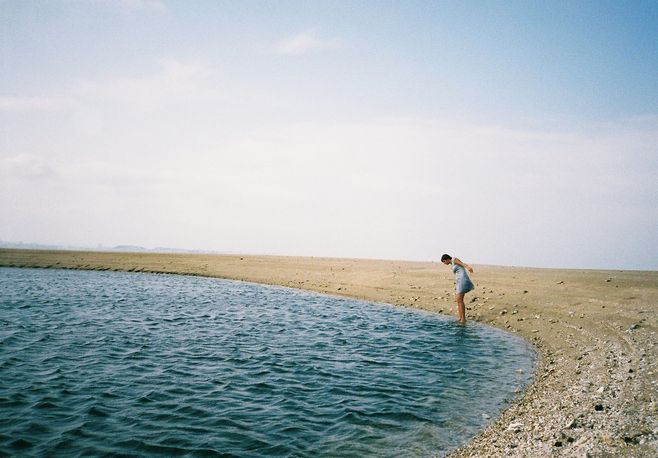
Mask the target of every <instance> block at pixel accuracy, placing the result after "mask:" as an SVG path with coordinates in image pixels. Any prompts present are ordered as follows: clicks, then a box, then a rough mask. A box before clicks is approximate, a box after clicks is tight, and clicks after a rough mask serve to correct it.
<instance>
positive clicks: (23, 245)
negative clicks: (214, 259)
mask: <svg viewBox="0 0 658 458" xmlns="http://www.w3.org/2000/svg"><path fill="white" fill-rule="evenodd" d="M0 248H17V249H22V250H68V251H120V252H126V253H204V254H238V253H237V252H232V251H216V250H193V249H188V248H171V247H155V248H145V247H143V246H139V245H116V246H113V247H107V246H103V245H97V246H73V245H48V244H43V243H30V242H6V241H4V240H0Z"/></svg>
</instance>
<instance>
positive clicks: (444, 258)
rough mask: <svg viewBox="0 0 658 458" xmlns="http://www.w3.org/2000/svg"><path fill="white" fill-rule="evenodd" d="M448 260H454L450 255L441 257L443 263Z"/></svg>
mask: <svg viewBox="0 0 658 458" xmlns="http://www.w3.org/2000/svg"><path fill="white" fill-rule="evenodd" d="M446 260H452V256H450V255H449V254H444V255H443V256H441V262H443V261H446Z"/></svg>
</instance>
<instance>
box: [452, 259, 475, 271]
mask: <svg viewBox="0 0 658 458" xmlns="http://www.w3.org/2000/svg"><path fill="white" fill-rule="evenodd" d="M452 262H454V263H455V264H457V265H458V266H462V267H463V268H464V269H466V270H468V271H469V272H470V273H473V268H472V267H471V266H469V265H468V264H466V263H465V262H462V261H460V260H459V259H458V258H454V259H453V260H452Z"/></svg>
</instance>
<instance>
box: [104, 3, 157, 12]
mask: <svg viewBox="0 0 658 458" xmlns="http://www.w3.org/2000/svg"><path fill="white" fill-rule="evenodd" d="M92 2H93V3H98V4H102V5H108V6H113V7H117V8H118V9H120V10H121V11H123V12H131V11H166V10H167V6H166V5H165V4H164V3H163V2H162V1H160V0H92Z"/></svg>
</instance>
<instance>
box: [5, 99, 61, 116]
mask: <svg viewBox="0 0 658 458" xmlns="http://www.w3.org/2000/svg"><path fill="white" fill-rule="evenodd" d="M70 106H71V100H70V99H67V98H57V97H25V96H2V97H0V111H11V112H44V111H45V112H55V111H63V110H66V109H68V108H70Z"/></svg>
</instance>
